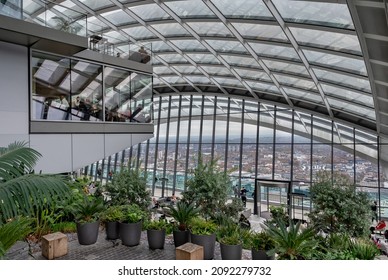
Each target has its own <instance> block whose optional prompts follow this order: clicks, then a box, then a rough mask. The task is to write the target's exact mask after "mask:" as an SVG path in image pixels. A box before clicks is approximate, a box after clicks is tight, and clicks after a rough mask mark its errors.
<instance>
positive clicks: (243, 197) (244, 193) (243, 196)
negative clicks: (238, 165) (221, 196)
mask: <svg viewBox="0 0 388 280" xmlns="http://www.w3.org/2000/svg"><path fill="white" fill-rule="evenodd" d="M247 192H248V191H247V190H246V189H245V187H242V189H241V190H240V197H241V201H242V203H243V205H244V207H246V206H247Z"/></svg>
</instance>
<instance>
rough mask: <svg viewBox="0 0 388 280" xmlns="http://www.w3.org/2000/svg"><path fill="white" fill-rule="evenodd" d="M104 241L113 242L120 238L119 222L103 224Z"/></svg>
mask: <svg viewBox="0 0 388 280" xmlns="http://www.w3.org/2000/svg"><path fill="white" fill-rule="evenodd" d="M105 232H106V239H109V240H114V239H118V238H119V237H120V232H119V222H106V223H105Z"/></svg>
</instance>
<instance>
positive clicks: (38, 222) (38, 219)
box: [34, 209, 60, 239]
mask: <svg viewBox="0 0 388 280" xmlns="http://www.w3.org/2000/svg"><path fill="white" fill-rule="evenodd" d="M59 219H60V215H56V214H55V213H54V211H53V210H51V211H50V210H49V209H44V210H42V211H41V212H40V213H37V214H36V216H35V217H34V221H35V229H34V235H35V237H36V238H37V239H40V238H41V237H42V236H43V235H45V234H48V233H50V232H52V231H53V230H52V228H53V225H54V224H55V223H56V222H57V221H58V220H59Z"/></svg>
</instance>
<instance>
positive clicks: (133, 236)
mask: <svg viewBox="0 0 388 280" xmlns="http://www.w3.org/2000/svg"><path fill="white" fill-rule="evenodd" d="M141 228H142V222H141V221H140V222H137V223H130V224H127V223H120V224H119V234H120V238H121V242H122V244H123V245H126V246H136V245H139V243H140V236H141Z"/></svg>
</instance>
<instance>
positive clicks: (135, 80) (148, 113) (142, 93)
mask: <svg viewBox="0 0 388 280" xmlns="http://www.w3.org/2000/svg"><path fill="white" fill-rule="evenodd" d="M131 100H132V103H131V110H132V115H131V118H130V121H131V122H139V123H150V122H151V120H152V106H151V105H152V77H151V76H149V75H145V74H139V73H134V74H133V75H132V76H131Z"/></svg>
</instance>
